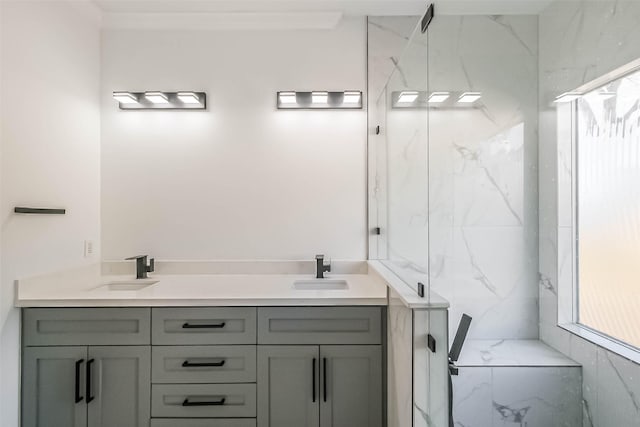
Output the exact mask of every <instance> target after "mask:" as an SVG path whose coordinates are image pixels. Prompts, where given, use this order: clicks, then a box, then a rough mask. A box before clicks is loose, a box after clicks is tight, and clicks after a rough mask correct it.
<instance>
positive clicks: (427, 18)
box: [420, 3, 433, 34]
mask: <svg viewBox="0 0 640 427" xmlns="http://www.w3.org/2000/svg"><path fill="white" fill-rule="evenodd" d="M432 19H433V3H431V4H430V5H429V8H428V9H427V12H426V13H425V14H424V16H423V17H422V22H421V24H420V28H421V30H422V33H423V34H424V33H426V32H427V28H429V24H430V23H431V20H432Z"/></svg>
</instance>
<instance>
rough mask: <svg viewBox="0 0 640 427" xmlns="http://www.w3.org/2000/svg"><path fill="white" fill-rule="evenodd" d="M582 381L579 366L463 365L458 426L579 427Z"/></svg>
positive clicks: (457, 397)
mask: <svg viewBox="0 0 640 427" xmlns="http://www.w3.org/2000/svg"><path fill="white" fill-rule="evenodd" d="M581 381H582V377H581V373H580V367H520V366H518V367H461V368H460V374H459V375H458V376H456V377H454V378H453V386H454V420H455V426H457V427H498V426H520V427H580V426H581V425H582V421H581V419H582V418H581V414H580V400H581V393H580V384H581ZM611 425H612V426H613V425H615V424H611Z"/></svg>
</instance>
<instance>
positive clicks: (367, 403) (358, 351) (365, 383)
mask: <svg viewBox="0 0 640 427" xmlns="http://www.w3.org/2000/svg"><path fill="white" fill-rule="evenodd" d="M320 359H321V376H322V381H321V384H322V389H321V390H320V397H321V400H320V426H321V427H380V426H382V348H381V346H379V345H353V346H352V345H337V346H324V345H323V346H321V347H320Z"/></svg>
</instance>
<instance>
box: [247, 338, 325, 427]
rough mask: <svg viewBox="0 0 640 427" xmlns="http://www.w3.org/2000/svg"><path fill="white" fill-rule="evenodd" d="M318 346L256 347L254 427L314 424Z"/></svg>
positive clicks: (316, 417)
mask: <svg viewBox="0 0 640 427" xmlns="http://www.w3.org/2000/svg"><path fill="white" fill-rule="evenodd" d="M319 392H320V351H319V347H318V346H311V345H310V346H306V345H300V346H266V345H264V346H258V426H259V427H290V426H296V427H318V426H319V423H320V417H319V414H320V412H319V411H320V406H319V403H320V396H319Z"/></svg>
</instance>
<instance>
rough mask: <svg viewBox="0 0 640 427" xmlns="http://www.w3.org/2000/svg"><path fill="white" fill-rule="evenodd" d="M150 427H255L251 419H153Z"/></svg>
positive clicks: (254, 422)
mask: <svg viewBox="0 0 640 427" xmlns="http://www.w3.org/2000/svg"><path fill="white" fill-rule="evenodd" d="M151 427H256V420H255V419H251V418H236V419H232V418H231V419H223V418H209V419H204V420H197V419H189V418H183V419H176V418H154V419H152V420H151Z"/></svg>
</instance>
